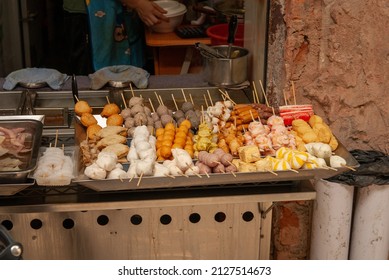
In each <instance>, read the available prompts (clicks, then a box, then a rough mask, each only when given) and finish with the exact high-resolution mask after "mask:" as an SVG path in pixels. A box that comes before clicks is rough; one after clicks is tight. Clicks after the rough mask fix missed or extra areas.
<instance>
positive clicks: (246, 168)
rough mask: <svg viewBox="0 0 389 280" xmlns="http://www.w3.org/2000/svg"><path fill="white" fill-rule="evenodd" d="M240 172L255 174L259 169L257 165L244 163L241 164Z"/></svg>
mask: <svg viewBox="0 0 389 280" xmlns="http://www.w3.org/2000/svg"><path fill="white" fill-rule="evenodd" d="M238 170H239V171H240V172H255V171H257V167H256V165H255V163H248V162H244V161H240V162H239V166H238Z"/></svg>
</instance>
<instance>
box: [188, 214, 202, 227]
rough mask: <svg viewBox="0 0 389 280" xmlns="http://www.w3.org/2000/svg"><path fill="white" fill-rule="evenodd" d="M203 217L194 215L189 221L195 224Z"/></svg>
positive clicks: (191, 215) (190, 216)
mask: <svg viewBox="0 0 389 280" xmlns="http://www.w3.org/2000/svg"><path fill="white" fill-rule="evenodd" d="M200 220H201V216H200V215H199V214H198V213H192V214H190V215H189V221H190V222H191V223H193V224H196V223H198V222H200Z"/></svg>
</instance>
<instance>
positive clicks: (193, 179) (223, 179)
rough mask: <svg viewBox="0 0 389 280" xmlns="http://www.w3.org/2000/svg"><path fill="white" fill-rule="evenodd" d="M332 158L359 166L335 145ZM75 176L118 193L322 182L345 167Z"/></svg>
mask: <svg viewBox="0 0 389 280" xmlns="http://www.w3.org/2000/svg"><path fill="white" fill-rule="evenodd" d="M335 154H336V155H339V156H341V157H343V158H344V159H345V160H346V162H347V166H348V167H351V168H356V167H358V166H359V163H358V162H357V161H356V159H355V158H354V157H353V156H352V155H351V154H350V153H349V152H348V151H347V150H346V148H345V147H344V146H343V145H342V144H341V143H339V147H338V148H337V149H336V151H335ZM79 170H80V174H79V176H78V177H77V178H76V179H75V180H73V182H76V183H77V184H79V185H82V186H84V187H87V188H90V189H92V190H95V191H99V192H104V191H120V190H137V189H157V188H179V187H181V188H182V187H191V186H211V185H228V184H245V183H263V182H276V181H299V180H308V179H314V178H317V179H320V178H322V179H325V178H329V177H332V176H335V175H338V174H341V173H343V172H345V171H349V168H346V167H342V168H338V169H337V170H336V171H335V170H331V169H322V168H317V169H311V170H308V169H301V170H298V173H296V172H293V171H278V172H276V174H277V175H274V174H272V173H270V172H236V173H234V174H235V176H234V174H231V173H226V174H215V173H213V174H209V177H207V176H205V175H201V178H200V177H198V176H196V175H191V176H188V177H185V176H177V177H175V178H170V177H142V178H141V179H139V178H133V179H132V180H129V179H123V180H90V179H88V178H87V177H86V176H85V175H84V174H83V168H80V169H79Z"/></svg>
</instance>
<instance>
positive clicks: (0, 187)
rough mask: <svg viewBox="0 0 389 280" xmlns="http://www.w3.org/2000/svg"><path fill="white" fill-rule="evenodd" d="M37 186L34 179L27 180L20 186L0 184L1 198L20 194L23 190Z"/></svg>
mask: <svg viewBox="0 0 389 280" xmlns="http://www.w3.org/2000/svg"><path fill="white" fill-rule="evenodd" d="M34 184H35V180H34V179H29V178H27V180H26V182H25V183H20V184H0V196H9V195H14V194H17V193H18V192H21V191H22V190H24V189H26V188H28V187H30V186H33V185H34Z"/></svg>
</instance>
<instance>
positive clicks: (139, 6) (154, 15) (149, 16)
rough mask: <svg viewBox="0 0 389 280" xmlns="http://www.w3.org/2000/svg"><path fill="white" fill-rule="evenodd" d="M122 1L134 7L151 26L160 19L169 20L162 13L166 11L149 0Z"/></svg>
mask: <svg viewBox="0 0 389 280" xmlns="http://www.w3.org/2000/svg"><path fill="white" fill-rule="evenodd" d="M122 3H123V4H124V5H126V6H128V7H130V8H133V9H135V10H136V11H137V12H138V15H139V17H140V19H141V20H142V21H143V22H144V23H145V24H146V25H147V26H153V25H155V24H158V23H160V22H161V21H166V22H168V21H169V18H167V17H166V16H165V15H164V14H166V13H167V11H165V10H164V9H162V8H161V7H160V6H158V5H157V4H155V3H154V2H152V1H150V0H122Z"/></svg>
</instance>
